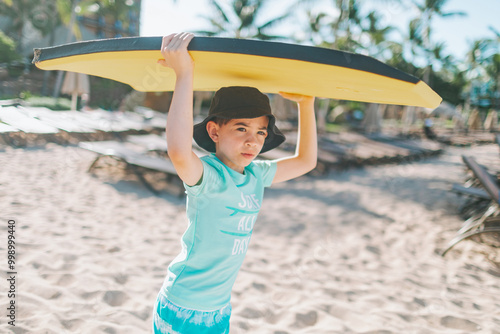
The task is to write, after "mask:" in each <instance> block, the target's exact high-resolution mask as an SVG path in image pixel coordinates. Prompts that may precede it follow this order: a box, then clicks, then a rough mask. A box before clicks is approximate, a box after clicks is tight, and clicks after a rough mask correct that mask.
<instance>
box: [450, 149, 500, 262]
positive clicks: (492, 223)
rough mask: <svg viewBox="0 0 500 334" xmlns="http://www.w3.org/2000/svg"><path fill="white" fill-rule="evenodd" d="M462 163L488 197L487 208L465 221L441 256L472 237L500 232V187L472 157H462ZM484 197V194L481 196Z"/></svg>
mask: <svg viewBox="0 0 500 334" xmlns="http://www.w3.org/2000/svg"><path fill="white" fill-rule="evenodd" d="M462 159H463V161H464V163H465V164H466V165H467V167H468V168H469V169H470V170H471V172H472V173H473V175H474V177H475V178H476V179H477V181H478V182H479V183H480V184H481V187H482V189H483V190H484V192H485V193H486V194H487V195H488V197H489V200H490V202H489V206H488V208H487V209H486V211H485V212H484V213H483V212H481V213H479V214H478V215H476V216H474V217H471V218H470V219H468V220H467V221H465V223H464V225H463V227H462V228H461V229H460V230H459V231H458V232H457V235H456V236H455V238H453V239H452V240H451V241H450V242H449V244H448V246H447V248H446V249H445V250H444V251H443V252H442V256H445V255H446V253H447V252H448V251H449V250H450V249H451V248H453V247H454V246H455V245H456V244H458V243H459V242H461V241H462V240H465V239H467V238H470V237H472V236H474V235H479V234H483V233H491V232H497V233H498V232H500V225H498V221H499V219H498V217H497V216H498V214H499V213H500V187H499V186H498V184H497V182H496V180H494V179H493V178H492V175H491V174H489V173H488V171H487V170H486V168H484V167H483V166H481V165H479V164H478V163H477V162H476V160H475V159H474V158H473V157H468V156H462ZM482 195H484V193H483V194H482Z"/></svg>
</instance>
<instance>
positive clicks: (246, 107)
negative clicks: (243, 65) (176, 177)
mask: <svg viewBox="0 0 500 334" xmlns="http://www.w3.org/2000/svg"><path fill="white" fill-rule="evenodd" d="M261 116H267V117H269V124H268V126H267V137H266V140H265V142H264V146H262V150H261V151H260V153H264V152H267V151H269V150H272V149H273V148H276V147H278V146H279V145H281V143H283V142H284V141H285V136H284V135H283V134H282V133H281V131H280V130H279V129H278V128H277V127H276V118H275V117H274V115H273V114H272V112H271V106H270V105H269V98H268V97H267V96H266V95H264V94H262V93H261V92H260V91H259V90H258V89H256V88H253V87H240V86H233V87H223V88H221V89H219V90H218V91H217V92H216V93H215V96H214V98H213V99H212V103H211V105H210V110H209V111H208V116H207V118H205V120H204V121H203V122H201V123H198V124H196V125H195V126H194V131H193V137H194V140H195V141H196V143H197V144H198V145H199V146H200V147H202V148H204V149H205V150H207V151H208V152H212V153H215V143H214V142H213V140H212V138H210V136H209V135H208V132H207V123H208V122H210V121H212V120H214V118H216V117H217V118H223V119H235V118H257V117H261Z"/></svg>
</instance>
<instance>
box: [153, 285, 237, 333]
mask: <svg viewBox="0 0 500 334" xmlns="http://www.w3.org/2000/svg"><path fill="white" fill-rule="evenodd" d="M230 317H231V304H227V305H226V306H224V307H223V308H221V309H220V310H217V311H208V312H206V311H198V310H191V309H187V308H183V307H180V306H177V305H175V304H173V303H172V302H170V301H169V300H168V299H167V298H166V297H165V296H164V295H163V294H162V293H161V292H160V293H159V294H158V298H157V299H156V306H155V310H154V312H153V333H154V334H226V333H229V318H230Z"/></svg>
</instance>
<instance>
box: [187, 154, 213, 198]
mask: <svg viewBox="0 0 500 334" xmlns="http://www.w3.org/2000/svg"><path fill="white" fill-rule="evenodd" d="M201 163H202V164H203V174H202V177H201V182H199V183H198V184H195V185H194V186H189V185H187V184H186V183H184V189H186V193H187V194H188V195H191V196H198V195H200V194H202V193H206V192H210V191H214V189H212V188H213V187H218V186H219V185H220V183H221V177H220V173H219V172H218V171H217V169H216V168H215V167H214V166H212V165H211V164H209V163H208V162H206V161H205V160H203V159H201Z"/></svg>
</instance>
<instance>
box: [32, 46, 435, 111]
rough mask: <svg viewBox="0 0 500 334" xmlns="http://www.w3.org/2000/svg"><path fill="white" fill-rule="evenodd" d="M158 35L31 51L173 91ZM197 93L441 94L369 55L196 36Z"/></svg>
mask: <svg viewBox="0 0 500 334" xmlns="http://www.w3.org/2000/svg"><path fill="white" fill-rule="evenodd" d="M161 40H162V38H161V37H127V38H114V39H104V40H94V41H85V42H77V43H70V44H64V45H60V46H55V47H48V48H41V49H35V57H34V59H33V62H34V63H35V65H36V66H37V67H38V68H40V69H43V70H64V71H71V72H78V73H85V74H89V75H95V76H99V77H103V78H108V79H112V80H116V81H120V82H123V83H126V84H128V85H130V86H132V88H134V89H136V90H139V91H145V92H160V91H172V90H173V89H174V85H175V73H174V72H173V70H171V69H169V68H167V67H163V66H161V65H158V64H157V61H158V59H162V55H161V52H160V47H161ZM188 50H189V53H190V54H191V56H192V57H193V59H194V62H195V74H194V90H198V91H216V90H218V89H219V88H221V87H225V86H252V87H256V88H258V89H259V90H260V91H262V92H264V93H278V92H280V91H283V92H289V93H297V94H304V95H312V96H316V97H323V98H333V99H340V100H353V101H362V102H373V103H384V104H399V105H412V106H420V107H426V108H435V107H437V106H438V105H439V104H440V103H441V97H440V96H439V95H438V94H436V93H435V92H434V91H433V90H432V89H431V88H430V87H429V86H428V85H427V84H426V83H424V82H423V81H421V80H419V79H417V78H415V77H413V76H411V75H409V74H406V73H404V72H401V71H399V70H397V69H395V68H393V67H391V66H388V65H386V64H384V63H382V62H380V61H378V60H376V59H374V58H372V57H368V56H364V55H360V54H355V53H349V52H343V51H338V50H332V49H326V48H319V47H311V46H303V45H295V44H288V43H279V42H267V41H257V40H244V39H232V38H218V37H195V38H193V40H192V41H191V43H190V44H189V47H188Z"/></svg>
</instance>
